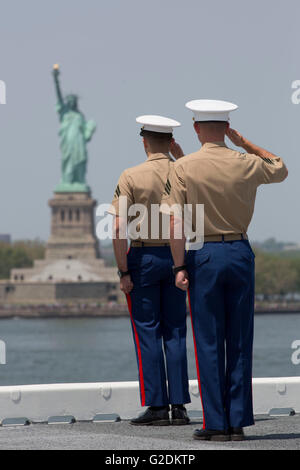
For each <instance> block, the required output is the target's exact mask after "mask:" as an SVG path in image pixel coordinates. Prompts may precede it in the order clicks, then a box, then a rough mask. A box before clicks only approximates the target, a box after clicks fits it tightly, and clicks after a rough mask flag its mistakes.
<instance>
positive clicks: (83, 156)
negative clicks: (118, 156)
mask: <svg viewBox="0 0 300 470" xmlns="http://www.w3.org/2000/svg"><path fill="white" fill-rule="evenodd" d="M59 74H60V72H59V68H58V67H55V68H54V69H53V76H54V83H55V89H56V94H57V107H56V109H57V112H58V115H59V120H60V129H59V137H60V149H61V156H62V160H61V181H60V183H59V185H58V186H57V187H56V188H55V192H89V191H90V188H89V186H88V185H87V184H86V171H87V163H88V152H87V143H88V142H89V141H90V140H91V139H92V137H93V134H94V132H95V130H96V123H95V122H94V121H87V120H86V119H85V117H84V115H83V114H82V113H81V111H80V110H79V109H78V97H77V95H67V96H66V97H63V95H62V92H61V88H60V83H59Z"/></svg>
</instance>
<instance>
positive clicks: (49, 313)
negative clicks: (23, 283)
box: [0, 302, 300, 320]
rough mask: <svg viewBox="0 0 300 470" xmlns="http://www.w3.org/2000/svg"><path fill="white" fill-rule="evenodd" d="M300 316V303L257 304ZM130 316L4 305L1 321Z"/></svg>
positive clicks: (111, 309)
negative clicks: (9, 319)
mask: <svg viewBox="0 0 300 470" xmlns="http://www.w3.org/2000/svg"><path fill="white" fill-rule="evenodd" d="M288 313H289V314H291V313H293V314H300V303H293V304H292V303H291V304H283V303H276V304H275V303H267V302H264V303H257V305H256V308H255V314H256V315H267V314H283V315H284V314H288ZM127 316H129V313H128V309H127V306H126V305H125V304H124V305H119V304H115V305H114V304H107V305H101V306H100V305H89V304H78V305H28V306H24V305H2V306H0V320H1V319H8V318H16V317H17V318H28V319H33V318H38V319H43V318H45V319H49V318H116V317H127Z"/></svg>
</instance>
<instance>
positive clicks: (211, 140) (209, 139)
mask: <svg viewBox="0 0 300 470" xmlns="http://www.w3.org/2000/svg"><path fill="white" fill-rule="evenodd" d="M198 138H199V140H200V142H201V144H202V145H204V144H209V143H214V142H222V143H224V144H225V137H224V135H214V136H205V137H201V138H200V136H198Z"/></svg>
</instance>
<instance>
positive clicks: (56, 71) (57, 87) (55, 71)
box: [53, 64, 64, 107]
mask: <svg viewBox="0 0 300 470" xmlns="http://www.w3.org/2000/svg"><path fill="white" fill-rule="evenodd" d="M59 74H60V71H59V65H58V64H55V65H53V77H54V84H55V91H56V96H57V102H58V104H59V105H60V106H61V107H63V106H64V99H63V95H62V92H61V89H60V84H59V79H58V77H59Z"/></svg>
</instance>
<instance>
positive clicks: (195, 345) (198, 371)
mask: <svg viewBox="0 0 300 470" xmlns="http://www.w3.org/2000/svg"><path fill="white" fill-rule="evenodd" d="M188 299H189V306H190V314H191V323H192V330H193V338H194V348H195V358H196V368H197V376H198V384H199V392H200V398H201V403H202V411H203V429H205V416H204V406H203V398H202V390H201V380H200V370H199V361H198V354H197V344H196V337H195V330H194V325H193V316H192V305H191V296H190V291H189V290H188Z"/></svg>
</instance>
